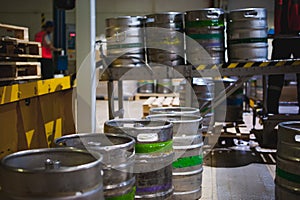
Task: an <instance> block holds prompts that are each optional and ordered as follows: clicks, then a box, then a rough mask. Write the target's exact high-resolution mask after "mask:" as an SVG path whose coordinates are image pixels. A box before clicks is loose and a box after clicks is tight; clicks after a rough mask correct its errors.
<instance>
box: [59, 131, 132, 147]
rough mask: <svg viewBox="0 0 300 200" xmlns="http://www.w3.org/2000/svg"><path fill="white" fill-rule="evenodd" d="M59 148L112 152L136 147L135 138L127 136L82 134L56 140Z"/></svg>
mask: <svg viewBox="0 0 300 200" xmlns="http://www.w3.org/2000/svg"><path fill="white" fill-rule="evenodd" d="M55 144H56V145H58V146H67V147H76V148H81V149H85V148H88V149H90V148H92V149H95V150H105V151H108V150H112V149H120V148H126V147H127V148H130V147H132V148H133V146H134V144H135V140H134V138H132V137H130V136H126V135H120V134H111V133H105V134H104V133H80V134H72V135H67V136H63V137H61V138H58V139H56V140H55Z"/></svg>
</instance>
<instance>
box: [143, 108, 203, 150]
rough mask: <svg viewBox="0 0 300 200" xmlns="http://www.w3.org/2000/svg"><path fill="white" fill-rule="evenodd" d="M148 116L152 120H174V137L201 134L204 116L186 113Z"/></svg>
mask: <svg viewBox="0 0 300 200" xmlns="http://www.w3.org/2000/svg"><path fill="white" fill-rule="evenodd" d="M146 118H147V119H151V120H164V121H170V122H172V124H173V135H174V137H175V136H176V137H180V136H183V135H197V134H201V126H202V117H200V116H199V115H187V114H184V113H179V114H155V115H148V116H147V117H146ZM175 156H176V155H175Z"/></svg>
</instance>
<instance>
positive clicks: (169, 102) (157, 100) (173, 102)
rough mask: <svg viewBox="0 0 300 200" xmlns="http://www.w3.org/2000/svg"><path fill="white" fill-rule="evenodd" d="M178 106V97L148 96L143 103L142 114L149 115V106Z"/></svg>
mask: <svg viewBox="0 0 300 200" xmlns="http://www.w3.org/2000/svg"><path fill="white" fill-rule="evenodd" d="M179 106H180V104H179V97H150V98H148V99H147V100H146V101H145V102H144V103H143V116H144V117H146V116H147V115H149V111H150V109H151V108H157V107H179Z"/></svg>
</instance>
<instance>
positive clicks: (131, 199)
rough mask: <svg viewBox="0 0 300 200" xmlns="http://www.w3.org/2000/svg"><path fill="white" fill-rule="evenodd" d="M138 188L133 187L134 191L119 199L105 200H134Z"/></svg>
mask: <svg viewBox="0 0 300 200" xmlns="http://www.w3.org/2000/svg"><path fill="white" fill-rule="evenodd" d="M135 191H136V187H133V188H132V190H131V191H130V192H128V193H126V194H123V195H121V196H117V197H106V198H105V200H134V196H135Z"/></svg>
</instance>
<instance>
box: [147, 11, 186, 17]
mask: <svg viewBox="0 0 300 200" xmlns="http://www.w3.org/2000/svg"><path fill="white" fill-rule="evenodd" d="M184 13H185V12H178V11H166V12H157V13H152V14H148V15H146V17H148V16H155V15H168V14H169V15H177V14H184Z"/></svg>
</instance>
